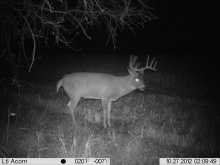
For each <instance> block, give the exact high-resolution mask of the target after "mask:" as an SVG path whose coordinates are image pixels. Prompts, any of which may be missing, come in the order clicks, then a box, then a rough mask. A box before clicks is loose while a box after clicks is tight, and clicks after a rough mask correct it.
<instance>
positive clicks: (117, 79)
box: [57, 55, 157, 128]
mask: <svg viewBox="0 0 220 165" xmlns="http://www.w3.org/2000/svg"><path fill="white" fill-rule="evenodd" d="M154 60H155V58H154V59H153V60H152V61H151V63H150V65H149V64H148V62H149V55H148V57H147V62H146V66H145V67H144V68H139V69H138V67H139V65H140V63H136V61H137V56H133V55H131V56H130V62H129V68H128V72H129V75H127V76H122V77H121V76H113V75H110V74H102V73H89V72H77V73H72V74H69V75H65V76H64V77H63V78H62V79H61V80H59V81H58V83H57V92H58V91H59V88H60V87H61V86H63V88H64V91H65V92H66V93H67V95H68V96H69V97H70V101H69V103H68V104H67V106H68V108H69V111H70V114H71V115H72V119H73V122H74V123H75V124H76V125H77V123H76V119H75V116H74V110H75V108H76V106H77V103H78V102H79V100H80V98H81V97H83V98H88V99H101V102H102V108H103V111H104V121H103V125H104V127H105V128H106V117H108V125H109V126H110V127H111V123H110V112H111V104H112V101H116V100H118V99H119V98H120V97H122V96H125V95H127V94H129V93H131V92H133V91H134V90H136V89H140V90H141V91H143V90H144V89H145V84H144V80H143V74H144V70H146V69H149V70H152V71H157V69H156V66H157V61H156V62H155V63H154Z"/></svg>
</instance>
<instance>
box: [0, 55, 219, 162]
mask: <svg viewBox="0 0 220 165" xmlns="http://www.w3.org/2000/svg"><path fill="white" fill-rule="evenodd" d="M164 56H165V55H164ZM164 56H160V57H158V59H159V63H158V69H159V70H158V72H149V71H146V72H145V75H146V76H145V83H146V90H145V91H144V92H141V91H138V90H137V91H135V92H133V93H131V94H129V95H127V96H125V97H123V98H121V99H119V100H118V101H117V102H114V103H113V104H112V111H111V123H112V125H113V127H112V128H107V129H104V128H103V116H102V115H103V111H102V107H101V101H100V100H85V99H81V100H80V102H79V104H78V106H77V108H76V113H75V115H76V119H77V122H78V124H79V125H80V128H76V127H75V126H74V125H73V123H72V120H71V117H70V115H69V112H68V110H67V107H66V103H67V102H68V100H69V99H68V96H67V95H66V94H65V92H64V91H63V90H62V89H61V90H60V91H59V93H58V94H56V93H55V91H56V87H55V86H56V82H57V81H58V80H59V79H60V78H61V77H62V76H63V75H65V74H68V73H72V72H78V71H83V72H84V71H88V72H98V73H109V74H114V75H127V74H128V73H127V71H126V67H127V64H128V59H129V58H128V57H122V56H116V55H114V56H112V55H107V56H104V55H102V56H101V55H100V56H95V55H91V56H90V57H88V56H80V58H79V57H77V58H76V57H75V58H71V56H63V57H60V58H58V59H56V57H54V59H49V60H44V61H40V62H38V63H37V64H36V65H35V66H34V68H33V71H32V73H31V74H29V75H27V74H25V75H23V76H22V75H21V78H22V79H23V80H25V81H27V82H29V83H30V84H31V85H32V86H29V85H27V84H26V85H25V86H24V88H23V89H21V92H20V96H18V95H17V93H16V92H14V90H12V89H13V88H12V87H11V86H8V88H7V89H6V93H5V95H3V96H2V97H1V104H2V111H1V113H2V115H1V147H2V150H3V151H2V152H4V153H5V152H6V153H7V155H8V156H9V157H38V158H39V157H110V158H111V161H112V164H122V163H124V164H155V163H157V162H158V158H160V157H218V154H219V150H218V143H217V140H218V138H219V135H218V132H217V129H218V121H219V120H218V117H219V116H218V115H219V112H218V109H219V108H218V107H219V104H218V102H216V101H215V100H216V98H215V93H216V91H215V90H213V86H214V85H213V84H212V83H213V82H212V81H210V80H209V81H207V75H208V73H206V72H204V71H203V69H201V70H199V68H197V66H194V65H191V63H189V61H188V60H185V61H183V60H178V59H176V60H174V61H172V60H169V59H167V58H165V57H164ZM171 59H173V58H171ZM145 60H146V58H144V57H143V58H140V61H143V62H145ZM178 62H179V63H178ZM187 62H188V63H187ZM192 63H193V62H192ZM195 68H196V69H195ZM208 76H211V75H208ZM12 112H13V113H15V114H16V115H15V116H10V114H11V113H12Z"/></svg>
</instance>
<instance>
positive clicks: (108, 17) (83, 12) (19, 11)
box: [0, 0, 156, 76]
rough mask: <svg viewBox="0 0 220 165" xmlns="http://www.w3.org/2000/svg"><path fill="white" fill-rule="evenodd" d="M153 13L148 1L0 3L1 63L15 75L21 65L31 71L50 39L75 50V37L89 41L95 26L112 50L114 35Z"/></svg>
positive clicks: (27, 0)
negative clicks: (39, 48)
mask: <svg viewBox="0 0 220 165" xmlns="http://www.w3.org/2000/svg"><path fill="white" fill-rule="evenodd" d="M152 11H153V10H152V9H151V8H150V7H149V5H148V1H147V0H0V17H1V21H0V27H1V31H0V46H1V50H0V51H1V54H0V60H3V59H4V60H6V61H8V62H9V65H10V66H11V67H12V68H14V69H13V70H14V74H15V76H16V72H17V70H19V68H20V67H22V66H23V65H26V66H29V71H31V68H32V66H33V63H34V61H35V60H36V59H37V58H36V57H35V51H36V48H37V47H38V46H41V45H48V44H49V42H48V40H49V39H50V40H51V39H53V40H54V41H55V43H56V44H57V46H68V47H71V48H73V49H74V43H73V41H74V40H75V39H76V37H78V36H79V35H80V34H83V35H85V36H86V37H87V38H88V39H91V36H90V34H89V33H90V32H89V29H91V28H92V27H94V26H98V27H100V26H102V27H104V29H106V34H108V40H107V43H108V42H109V41H111V42H112V43H113V45H114V48H115V46H116V36H117V33H118V32H120V31H122V30H123V29H125V28H129V29H130V30H131V31H132V32H134V31H133V27H135V26H138V27H139V26H142V27H143V26H144V22H146V21H149V20H152V19H156V16H154V15H153V14H152ZM30 43H31V44H30ZM24 61H25V64H24Z"/></svg>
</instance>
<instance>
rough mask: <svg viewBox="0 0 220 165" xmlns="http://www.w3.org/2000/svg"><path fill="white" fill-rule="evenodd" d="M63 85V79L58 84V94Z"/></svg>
mask: <svg viewBox="0 0 220 165" xmlns="http://www.w3.org/2000/svg"><path fill="white" fill-rule="evenodd" d="M62 85H63V79H60V80H59V81H58V82H57V93H58V91H59V89H60V87H61V86H62Z"/></svg>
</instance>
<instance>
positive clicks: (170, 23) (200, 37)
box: [79, 0, 220, 54]
mask: <svg viewBox="0 0 220 165" xmlns="http://www.w3.org/2000/svg"><path fill="white" fill-rule="evenodd" d="M152 4H153V5H152V6H153V8H154V9H155V13H156V15H157V16H158V18H159V19H157V20H153V21H149V22H147V23H145V24H144V25H145V28H144V29H142V28H141V27H140V28H137V29H135V33H136V36H135V35H134V34H133V33H132V32H131V31H129V30H128V29H126V30H124V31H123V32H119V33H118V37H117V47H118V48H117V49H116V50H115V51H114V49H113V46H112V44H108V45H107V46H105V43H106V41H107V36H104V34H102V35H100V32H97V33H96V32H94V33H91V36H92V40H87V39H85V40H84V39H82V40H83V42H81V40H80V42H79V47H81V48H83V49H84V50H85V51H87V52H89V51H91V52H97V53H101V52H107V53H110V52H112V53H114V52H115V53H134V54H142V53H180V54H182V53H183V54H184V53H211V52H210V51H212V52H214V53H217V52H216V51H218V47H219V45H220V42H219V38H218V33H219V25H217V22H218V21H219V19H218V18H217V4H214V3H213V2H212V3H210V2H208V1H183V0H182V1H179V0H175V1H174V0H170V1H159V0H155V1H153V3H152ZM83 38H84V37H83ZM218 52H219V51H218Z"/></svg>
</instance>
